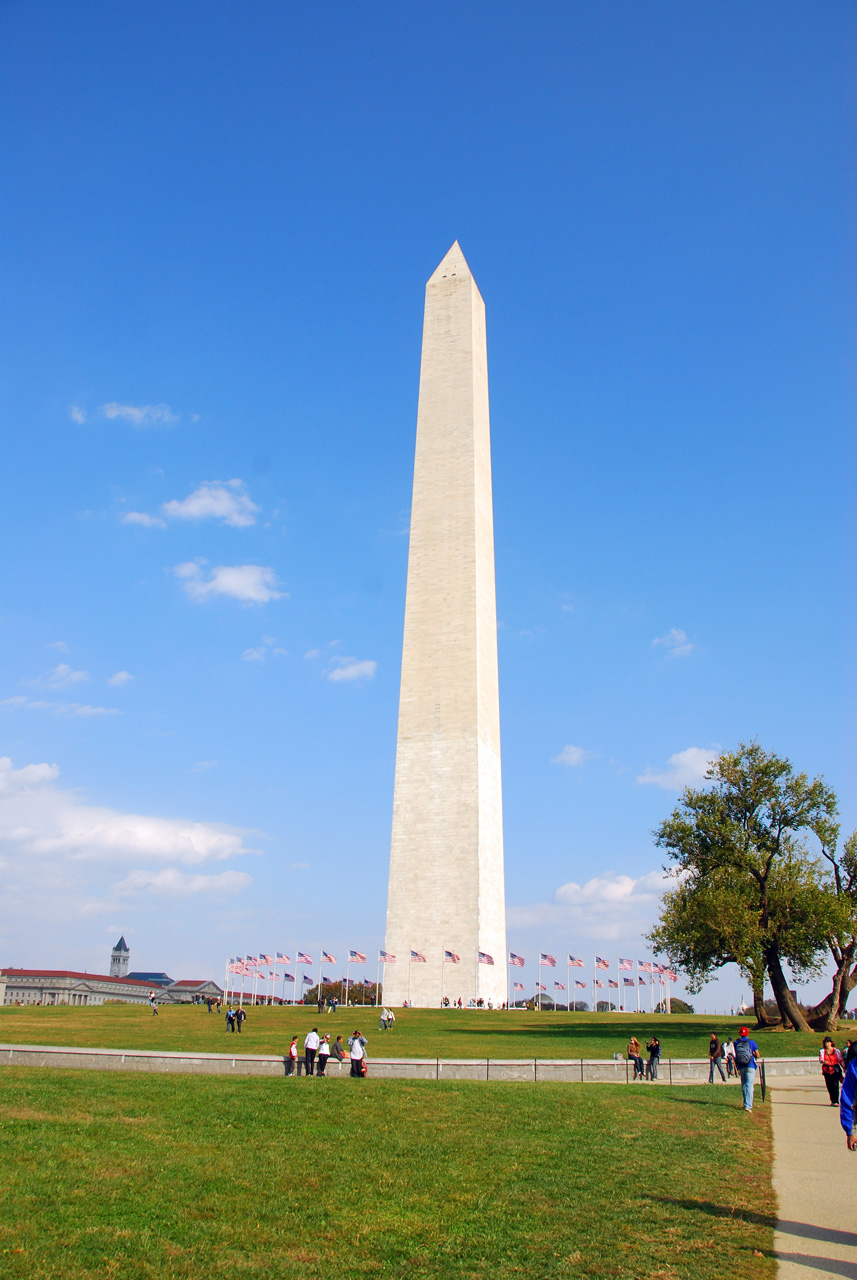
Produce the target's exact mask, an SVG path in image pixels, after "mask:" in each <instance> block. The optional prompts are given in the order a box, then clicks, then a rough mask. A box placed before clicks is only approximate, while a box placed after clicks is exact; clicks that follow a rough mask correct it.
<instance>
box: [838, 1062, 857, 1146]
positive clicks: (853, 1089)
mask: <svg viewBox="0 0 857 1280" xmlns="http://www.w3.org/2000/svg"><path fill="white" fill-rule="evenodd" d="M855 1095H857V1058H852V1059H851V1061H850V1062H849V1063H848V1069H847V1070H846V1072H845V1079H844V1080H843V1082H842V1092H841V1094H840V1095H839V1123H840V1124H841V1125H842V1128H843V1129H844V1130H845V1142H846V1145H847V1147H848V1150H849V1151H857V1137H855V1136H854V1097H855Z"/></svg>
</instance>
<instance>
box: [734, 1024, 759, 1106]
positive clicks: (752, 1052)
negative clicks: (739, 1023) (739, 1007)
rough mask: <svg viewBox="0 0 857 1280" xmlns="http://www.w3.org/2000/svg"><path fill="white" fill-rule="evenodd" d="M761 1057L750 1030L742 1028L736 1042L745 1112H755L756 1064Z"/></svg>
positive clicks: (736, 1058)
mask: <svg viewBox="0 0 857 1280" xmlns="http://www.w3.org/2000/svg"><path fill="white" fill-rule="evenodd" d="M761 1056H762V1055H761V1054H760V1053H759V1046H758V1045H757V1044H756V1041H755V1040H751V1039H750V1032H749V1031H748V1029H747V1028H746V1027H742V1028H741V1034H740V1035H739V1037H738V1039H737V1040H736V1041H735V1066H736V1067H737V1068H738V1074H739V1076H740V1077H741V1092H742V1093H743V1095H744V1110H745V1111H752V1110H753V1087H754V1086H755V1083H756V1063H757V1062H758V1061H759V1060H760V1059H761Z"/></svg>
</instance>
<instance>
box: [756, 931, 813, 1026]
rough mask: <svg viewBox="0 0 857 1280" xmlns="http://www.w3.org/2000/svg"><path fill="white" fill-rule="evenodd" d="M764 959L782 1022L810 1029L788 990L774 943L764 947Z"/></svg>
mask: <svg viewBox="0 0 857 1280" xmlns="http://www.w3.org/2000/svg"><path fill="white" fill-rule="evenodd" d="M765 961H766V963H767V966H768V974H769V976H770V979H771V986H772V987H773V990H774V999H775V1000H776V1002H777V1007H778V1009H779V1011H780V1013H781V1014H782V1016H783V1022H785V1023H789V1022H790V1023H791V1024H792V1026H793V1027H794V1029H795V1031H812V1027H811V1026H810V1025H809V1023H808V1022H807V1020H806V1018H805V1017H804V1015H803V1013H801V1011H800V1009H799V1008H798V1004H797V1001H796V1000H795V998H794V996H793V995H792V993H791V991H789V984H788V982H787V981H786V975H785V974H784V973H783V966H782V963H781V961H780V953H779V950H778V949H777V947H776V946H775V945H774V944H771V946H769V947H766V949H765Z"/></svg>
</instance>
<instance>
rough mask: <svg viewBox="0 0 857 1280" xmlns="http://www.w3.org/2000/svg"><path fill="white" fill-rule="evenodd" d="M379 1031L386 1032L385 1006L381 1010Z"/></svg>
mask: <svg viewBox="0 0 857 1280" xmlns="http://www.w3.org/2000/svg"><path fill="white" fill-rule="evenodd" d="M380 1030H381V1031H386V1030H387V1006H386V1005H385V1006H384V1007H383V1008H382V1010H381V1024H380Z"/></svg>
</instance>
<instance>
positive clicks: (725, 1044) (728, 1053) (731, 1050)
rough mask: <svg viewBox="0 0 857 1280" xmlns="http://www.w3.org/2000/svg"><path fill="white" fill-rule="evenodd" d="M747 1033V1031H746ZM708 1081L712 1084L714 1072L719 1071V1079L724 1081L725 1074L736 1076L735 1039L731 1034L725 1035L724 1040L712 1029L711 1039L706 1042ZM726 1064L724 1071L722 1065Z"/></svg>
mask: <svg viewBox="0 0 857 1280" xmlns="http://www.w3.org/2000/svg"><path fill="white" fill-rule="evenodd" d="M748 1034H749V1033H748ZM708 1061H709V1064H710V1065H709V1068H708V1083H709V1084H714V1072H715V1071H719V1072H720V1079H721V1080H722V1081H723V1083H724V1084H725V1083H726V1078H727V1076H737V1074H738V1067H737V1066H736V1064H735V1041H734V1040H733V1039H732V1037H731V1036H727V1038H726V1039H725V1040H721V1039H720V1037H719V1036H718V1035H717V1032H716V1031H712V1033H711V1040H710V1041H709V1043H708ZM724 1063H725V1064H726V1069H725V1071H724V1069H723V1065H724Z"/></svg>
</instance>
